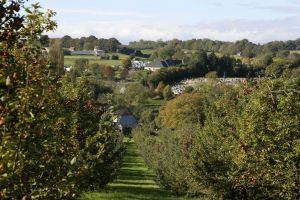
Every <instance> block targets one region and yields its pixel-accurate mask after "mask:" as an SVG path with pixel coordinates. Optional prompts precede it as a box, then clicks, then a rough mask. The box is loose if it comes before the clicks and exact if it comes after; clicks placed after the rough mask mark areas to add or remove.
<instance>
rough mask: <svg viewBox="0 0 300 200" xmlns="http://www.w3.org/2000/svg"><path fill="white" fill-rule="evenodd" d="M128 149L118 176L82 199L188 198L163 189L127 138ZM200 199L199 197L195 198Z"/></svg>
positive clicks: (161, 199) (164, 199)
mask: <svg viewBox="0 0 300 200" xmlns="http://www.w3.org/2000/svg"><path fill="white" fill-rule="evenodd" d="M125 143H126V147H127V151H126V154H125V158H124V163H123V166H122V168H121V170H120V172H119V176H118V178H117V179H116V180H115V181H114V182H113V183H111V184H109V185H108V186H107V187H106V189H105V190H104V191H102V192H90V193H86V194H84V195H83V196H82V197H81V198H80V200H186V199H188V198H185V197H176V196H174V195H172V194H171V193H170V192H168V191H166V190H164V189H162V188H161V187H160V186H159V185H158V184H157V183H156V182H155V179H156V176H155V174H154V173H153V172H152V171H151V170H149V169H148V168H147V167H146V165H145V163H144V160H143V159H142V157H141V156H140V155H139V154H138V152H137V147H136V145H135V143H134V142H133V141H132V140H126V142H125ZM193 200H199V199H193Z"/></svg>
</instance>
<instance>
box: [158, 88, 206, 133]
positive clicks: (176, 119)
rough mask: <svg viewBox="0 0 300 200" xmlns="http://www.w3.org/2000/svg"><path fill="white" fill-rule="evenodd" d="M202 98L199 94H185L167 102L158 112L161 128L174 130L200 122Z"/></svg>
mask: <svg viewBox="0 0 300 200" xmlns="http://www.w3.org/2000/svg"><path fill="white" fill-rule="evenodd" d="M202 98H203V97H202V96H201V95H200V94H199V93H185V94H182V95H180V96H177V97H176V98H174V99H172V100H170V101H168V102H167V103H166V105H165V106H163V107H162V108H161V110H160V112H159V120H160V122H161V124H162V126H164V127H167V128H170V129H176V128H179V127H181V126H183V125H184V124H190V123H198V122H201V121H202V120H203V119H202V117H203V110H202V109H203V103H202ZM192 113H193V114H192Z"/></svg>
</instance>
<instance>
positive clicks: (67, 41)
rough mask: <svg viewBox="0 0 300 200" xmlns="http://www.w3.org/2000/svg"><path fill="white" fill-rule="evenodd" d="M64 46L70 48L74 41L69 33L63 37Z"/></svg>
mask: <svg viewBox="0 0 300 200" xmlns="http://www.w3.org/2000/svg"><path fill="white" fill-rule="evenodd" d="M61 41H62V47H64V48H70V47H71V43H72V37H71V36H69V35H65V36H64V37H63V38H62V39H61Z"/></svg>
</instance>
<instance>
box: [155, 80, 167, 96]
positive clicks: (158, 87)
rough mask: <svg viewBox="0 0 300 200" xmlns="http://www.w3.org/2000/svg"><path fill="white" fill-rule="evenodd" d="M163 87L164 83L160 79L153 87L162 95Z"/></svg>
mask: <svg viewBox="0 0 300 200" xmlns="http://www.w3.org/2000/svg"><path fill="white" fill-rule="evenodd" d="M165 87H166V85H165V84H164V82H162V81H160V82H159V83H158V86H157V87H156V89H155V91H156V93H157V94H159V95H162V94H163V91H164V88H165Z"/></svg>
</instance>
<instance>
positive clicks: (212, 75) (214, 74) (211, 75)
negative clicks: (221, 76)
mask: <svg viewBox="0 0 300 200" xmlns="http://www.w3.org/2000/svg"><path fill="white" fill-rule="evenodd" d="M205 78H208V79H216V78H218V73H217V72H216V71H211V72H208V73H207V74H206V75H205Z"/></svg>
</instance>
